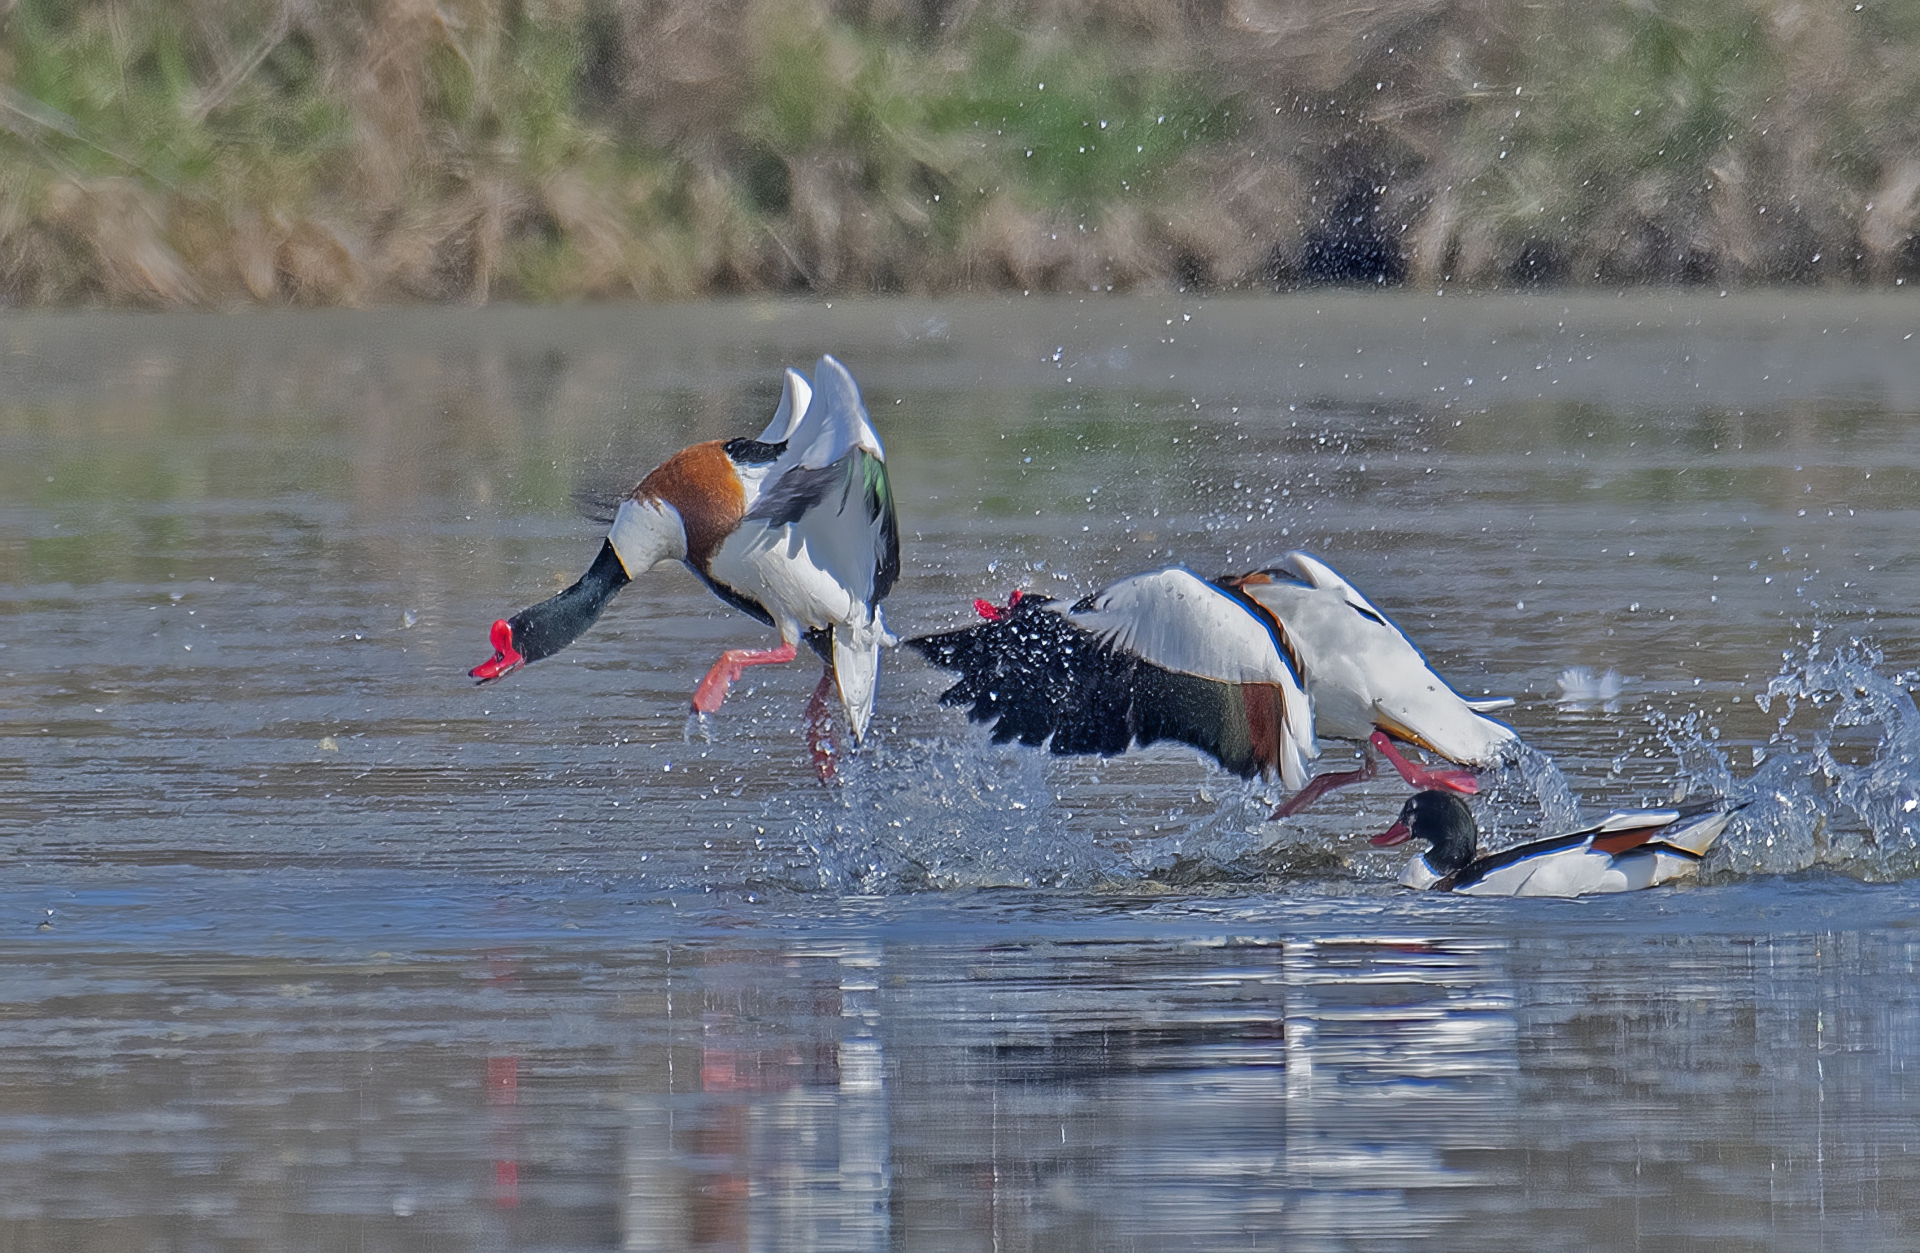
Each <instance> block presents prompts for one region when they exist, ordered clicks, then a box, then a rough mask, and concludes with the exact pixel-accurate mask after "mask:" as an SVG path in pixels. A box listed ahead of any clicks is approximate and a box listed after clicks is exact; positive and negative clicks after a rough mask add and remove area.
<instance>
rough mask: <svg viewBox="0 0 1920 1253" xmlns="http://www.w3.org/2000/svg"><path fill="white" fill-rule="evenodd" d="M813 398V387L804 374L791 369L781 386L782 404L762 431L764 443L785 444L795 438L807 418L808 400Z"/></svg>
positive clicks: (761, 436) (762, 441) (761, 435)
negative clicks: (796, 432)
mask: <svg viewBox="0 0 1920 1253" xmlns="http://www.w3.org/2000/svg"><path fill="white" fill-rule="evenodd" d="M812 399H813V387H812V385H811V384H809V383H808V382H807V378H806V376H805V375H804V374H802V373H800V371H798V370H794V369H789V370H788V371H787V374H786V380H785V381H784V382H783V383H782V384H781V387H780V405H779V407H778V408H777V409H775V410H774V411H773V421H771V422H769V423H767V429H766V430H764V431H762V432H760V442H761V443H763V444H784V443H786V442H787V441H788V440H791V439H792V438H793V433H794V432H795V431H796V430H798V429H799V428H800V423H801V422H802V421H804V420H805V419H806V416H807V407H808V402H809V401H810V400H812Z"/></svg>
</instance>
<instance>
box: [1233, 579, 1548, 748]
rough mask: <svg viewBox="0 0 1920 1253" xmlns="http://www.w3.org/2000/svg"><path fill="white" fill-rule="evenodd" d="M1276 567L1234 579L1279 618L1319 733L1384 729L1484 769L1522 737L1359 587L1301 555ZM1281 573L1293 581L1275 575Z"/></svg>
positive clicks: (1363, 734)
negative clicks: (1458, 687) (1468, 695)
mask: <svg viewBox="0 0 1920 1253" xmlns="http://www.w3.org/2000/svg"><path fill="white" fill-rule="evenodd" d="M1283 564H1284V569H1283V570H1273V571H1264V572H1262V573H1263V575H1264V576H1265V578H1266V580H1267V581H1265V582H1259V581H1255V578H1254V577H1249V578H1247V579H1244V580H1241V581H1240V583H1239V584H1238V586H1239V589H1240V590H1241V591H1242V592H1244V593H1245V594H1246V595H1248V596H1250V597H1252V598H1253V599H1254V600H1255V601H1258V602H1259V603H1260V604H1261V605H1263V606H1265V607H1266V608H1267V609H1268V610H1269V611H1271V612H1272V613H1273V615H1274V616H1275V617H1276V618H1278V619H1279V621H1280V622H1281V623H1282V624H1283V625H1284V629H1285V632H1286V638H1287V639H1288V640H1289V641H1290V642H1291V644H1292V646H1293V657H1294V660H1295V661H1296V663H1297V664H1298V665H1299V667H1300V672H1301V677H1302V679H1303V680H1304V681H1305V683H1306V687H1307V692H1308V694H1309V695H1311V696H1312V698H1313V717H1314V729H1315V731H1316V732H1317V733H1318V734H1320V735H1322V736H1325V737H1327V738H1329V739H1337V740H1356V741H1362V742H1364V741H1366V740H1367V739H1368V737H1369V736H1371V735H1372V734H1373V732H1374V731H1376V730H1380V731H1385V732H1386V733H1387V734H1388V735H1391V736H1393V737H1394V738H1395V739H1399V740H1404V741H1406V742H1407V743H1410V744H1418V745H1420V746H1421V747H1422V748H1425V749H1427V750H1428V751H1430V752H1433V753H1436V754H1438V755H1439V756H1441V757H1444V758H1446V759H1447V760H1448V761H1452V762H1457V763H1459V764H1461V765H1465V766H1477V767H1485V766H1491V765H1494V764H1496V763H1498V762H1499V761H1501V760H1502V759H1503V758H1504V757H1505V755H1506V752H1507V750H1508V749H1509V748H1510V747H1511V746H1512V745H1513V744H1514V743H1516V742H1517V740H1518V738H1519V737H1518V736H1516V735H1515V734H1514V732H1513V728H1512V727H1509V726H1507V725H1505V724H1504V723H1500V722H1495V721H1494V720H1493V719H1491V718H1487V717H1483V716H1482V715H1481V713H1480V712H1479V709H1478V708H1477V707H1476V702H1472V701H1468V700H1466V699H1465V698H1464V697H1462V696H1460V695H1459V694H1458V693H1457V692H1455V691H1454V690H1453V688H1451V687H1450V686H1448V684H1447V682H1446V680H1445V679H1442V678H1441V677H1440V676H1439V675H1438V674H1436V673H1434V671H1433V668H1432V667H1431V666H1429V665H1428V664H1427V659H1426V658H1425V657H1424V656H1422V655H1421V653H1420V650H1419V649H1418V648H1415V647H1414V645H1413V643H1412V641H1410V640H1409V639H1407V637H1406V636H1405V635H1404V634H1403V633H1402V632H1401V631H1400V629H1399V628H1398V627H1396V626H1395V625H1394V624H1393V622H1392V621H1391V620H1390V619H1389V618H1388V617H1387V616H1386V615H1385V614H1383V613H1381V612H1380V611H1379V610H1378V609H1375V608H1374V607H1373V606H1372V605H1371V604H1370V603H1368V601H1367V599H1366V598H1365V597H1364V596H1362V595H1361V594H1360V592H1359V590H1358V589H1356V588H1355V587H1354V586H1353V585H1352V584H1351V583H1348V582H1347V581H1346V580H1345V579H1343V578H1341V577H1340V576H1339V575H1338V574H1336V573H1335V572H1334V571H1333V570H1332V569H1331V568H1330V567H1328V566H1327V565H1325V564H1324V563H1322V562H1321V561H1319V560H1317V559H1316V558H1314V557H1312V556H1310V555H1308V554H1307V553H1301V552H1295V553H1289V554H1287V556H1286V558H1285V559H1284V563H1283ZM1280 573H1287V574H1291V575H1292V576H1293V577H1294V579H1296V580H1298V581H1282V580H1280V579H1276V578H1274V577H1273V576H1274V575H1275V574H1280ZM1510 703H1511V702H1509V701H1492V702H1479V705H1480V706H1482V707H1491V708H1497V707H1500V706H1501V705H1505V704H1510Z"/></svg>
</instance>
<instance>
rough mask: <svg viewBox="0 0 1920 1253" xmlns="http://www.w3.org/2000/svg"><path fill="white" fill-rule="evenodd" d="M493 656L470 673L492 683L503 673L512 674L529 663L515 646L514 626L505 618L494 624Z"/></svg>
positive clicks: (483, 681)
mask: <svg viewBox="0 0 1920 1253" xmlns="http://www.w3.org/2000/svg"><path fill="white" fill-rule="evenodd" d="M490 642H491V643H492V644H493V656H492V657H490V658H488V659H487V660H486V661H483V662H481V663H480V664H479V665H477V666H475V667H474V668H473V669H471V670H469V671H467V673H468V674H470V675H472V676H473V677H474V678H476V679H478V680H480V681H481V682H482V683H490V682H492V681H493V680H495V679H497V678H500V677H501V676H503V675H508V674H512V673H513V672H514V671H515V670H518V669H519V668H520V667H521V666H524V665H526V664H527V659H526V658H525V657H522V656H521V655H520V651H519V650H518V649H516V648H515V647H514V646H513V627H512V626H511V625H510V624H509V623H508V622H507V620H506V619H505V618H502V619H500V621H498V622H496V623H494V624H493V636H492V639H491V641H490Z"/></svg>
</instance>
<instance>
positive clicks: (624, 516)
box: [607, 496, 687, 577]
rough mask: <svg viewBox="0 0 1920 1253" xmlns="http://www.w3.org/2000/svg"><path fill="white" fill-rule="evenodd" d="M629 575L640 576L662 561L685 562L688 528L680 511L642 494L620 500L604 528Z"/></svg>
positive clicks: (608, 540) (662, 501) (655, 498)
mask: <svg viewBox="0 0 1920 1253" xmlns="http://www.w3.org/2000/svg"><path fill="white" fill-rule="evenodd" d="M607 542H608V543H610V544H612V545H613V551H614V553H615V554H616V555H617V556H618V557H619V558H620V564H621V565H623V566H625V567H626V570H627V575H628V577H633V576H636V575H639V574H641V573H643V572H645V571H647V570H651V569H653V567H655V566H657V565H659V564H660V563H661V562H663V561H685V560H686V557H687V529H686V526H685V525H684V524H683V523H682V522H681V520H680V511H679V510H678V509H675V508H674V507H673V506H672V505H669V504H668V503H667V502H666V501H664V500H661V499H659V498H658V497H654V496H642V497H640V498H638V499H628V500H623V501H621V502H620V512H619V513H616V514H615V515H614V517H613V526H612V528H611V529H609V530H608V531H607Z"/></svg>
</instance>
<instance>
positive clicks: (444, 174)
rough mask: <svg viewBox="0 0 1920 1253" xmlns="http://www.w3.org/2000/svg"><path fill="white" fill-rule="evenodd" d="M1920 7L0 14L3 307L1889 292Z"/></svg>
mask: <svg viewBox="0 0 1920 1253" xmlns="http://www.w3.org/2000/svg"><path fill="white" fill-rule="evenodd" d="M1917 239H1920V6H1914V5H1909V4H1894V3H1888V2H1884V0H1883V2H1880V3H1868V4H1865V5H1864V6H1862V7H1860V8H1859V9H1857V10H1856V8H1855V7H1854V5H1853V4H1851V3H1846V4H1839V3H1835V4H1825V3H1822V4H1814V3H1785V2H1780V0H1764V2H1763V0H1593V2H1592V3H1587V4H1574V3H1567V4H1560V5H1555V4H1546V5H1542V4H1538V3H1528V2H1526V0H1370V2H1369V3H1365V4H1355V5H1351V6H1335V5H1327V4H1324V3H1319V2H1316V0H1186V2H1184V3H1183V2H1181V0H1163V2H1159V3H1155V2H1154V0H1030V2H1028V3H1019V2H1017V0H971V2H969V0H868V2H866V3H860V2H858V0H843V2H841V3H827V2H826V0H712V2H703V0H546V2H545V3H540V2H538V0H441V2H440V3H437V4H436V3H433V2H432V0H347V2H344V3H316V2H314V0H11V2H10V3H9V0H0V300H4V301H6V302H8V303H12V304H18V305H45V304H67V303H108V304H158V305H177V304H216V305H218V304H228V303H235V302H248V301H258V302H267V303H286V302H291V303H303V304H335V303H355V302H373V301H392V300H449V299H453V300H471V301H484V300H488V299H492V298H511V299H524V300H551V299H567V298H580V297H588V298H591V297H607V296H631V295H638V296H643V297H659V298H672V297H685V296H693V295H701V294H708V293H724V292H742V291H776V292H777V291H813V292H821V293H835V292H865V291H913V292H928V293H938V292H946V291H956V290H980V289H983V288H1005V289H1015V290H1062V289H1077V290H1088V289H1101V290H1105V289H1108V288H1112V289H1114V290H1124V289H1128V288H1134V287H1139V286H1142V285H1166V286H1186V287H1199V288H1211V287H1246V286H1264V287H1274V286H1279V287H1285V286H1291V285H1299V284H1305V283H1315V282H1335V281H1337V282H1362V283H1366V282H1381V283H1398V282H1411V283H1417V284H1419V285H1421V286H1435V285H1441V284H1463V285H1470V286H1476V287H1507V286H1523V285H1538V284H1596V283H1599V284H1617V283H1635V282H1709V283H1718V284H1721V285H1732V284H1741V283H1870V284H1875V285H1879V284H1893V283H1897V282H1900V281H1903V280H1905V279H1907V278H1909V277H1913V276H1920V243H1917V242H1916V240H1917Z"/></svg>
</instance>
